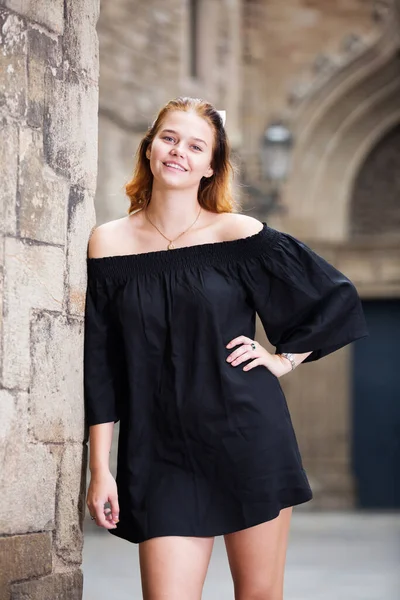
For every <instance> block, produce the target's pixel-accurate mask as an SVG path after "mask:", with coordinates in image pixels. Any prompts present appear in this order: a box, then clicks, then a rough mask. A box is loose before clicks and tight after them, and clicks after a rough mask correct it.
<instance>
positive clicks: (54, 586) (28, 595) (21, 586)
mask: <svg viewBox="0 0 400 600" xmlns="http://www.w3.org/2000/svg"><path fill="white" fill-rule="evenodd" d="M82 590H83V574H82V571H81V570H80V569H76V570H75V571H72V572H71V573H53V574H52V575H48V576H47V577H42V578H41V579H37V580H35V581H25V582H23V583H15V584H14V585H13V586H12V588H11V600H81V599H82Z"/></svg>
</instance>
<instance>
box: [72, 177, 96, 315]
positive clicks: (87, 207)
mask: <svg viewBox="0 0 400 600" xmlns="http://www.w3.org/2000/svg"><path fill="white" fill-rule="evenodd" d="M68 211H69V212H68V250H67V290H68V294H69V295H68V313H69V314H70V315H78V316H82V315H83V313H84V310H85V292H86V255H87V246H88V241H89V236H90V232H91V230H92V228H93V226H94V224H95V221H96V217H95V211H94V204H93V197H92V194H90V193H89V192H88V191H87V190H82V189H81V188H78V187H77V186H71V189H70V195H69V201H68Z"/></svg>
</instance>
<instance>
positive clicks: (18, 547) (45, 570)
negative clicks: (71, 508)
mask: <svg viewBox="0 0 400 600" xmlns="http://www.w3.org/2000/svg"><path fill="white" fill-rule="evenodd" d="M0 565H1V569H0V598H1V600H9V599H11V590H10V588H11V584H12V582H13V581H15V580H18V579H28V578H31V577H41V576H43V575H48V574H49V573H51V568H52V561H51V534H50V533H30V534H27V535H15V536H9V537H0ZM25 598H26V597H25ZM43 600H44V599H43Z"/></svg>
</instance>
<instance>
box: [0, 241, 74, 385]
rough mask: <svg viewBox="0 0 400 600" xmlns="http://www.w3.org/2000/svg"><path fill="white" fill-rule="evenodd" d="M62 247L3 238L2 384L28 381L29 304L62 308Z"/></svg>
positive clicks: (36, 306) (20, 383)
mask: <svg viewBox="0 0 400 600" xmlns="http://www.w3.org/2000/svg"><path fill="white" fill-rule="evenodd" d="M64 264H65V257H64V251H63V250H62V249H61V248H53V247H51V246H43V245H35V244H30V243H26V242H23V241H21V240H17V239H14V238H6V240H5V249H4V268H5V270H6V272H7V277H6V279H5V283H4V298H3V302H4V309H3V315H4V322H3V365H2V367H3V369H2V381H3V385H4V387H9V388H13V387H19V388H21V389H27V388H28V386H29V384H30V378H31V372H30V362H31V361H30V347H29V337H30V331H29V322H30V311H31V309H32V308H37V309H47V310H52V311H57V312H61V311H62V309H63V296H64V271H65V266H64Z"/></svg>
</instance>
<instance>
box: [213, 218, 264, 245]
mask: <svg viewBox="0 0 400 600" xmlns="http://www.w3.org/2000/svg"><path fill="white" fill-rule="evenodd" d="M262 228H263V224H262V222H261V221H259V220H258V219H255V218H254V217H250V216H249V215H242V214H240V213H226V214H225V215H224V217H223V219H222V220H221V232H222V233H223V236H224V239H226V240H235V239H239V238H245V237H249V236H251V235H254V234H256V233H259V232H260V231H261V230H262Z"/></svg>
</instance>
